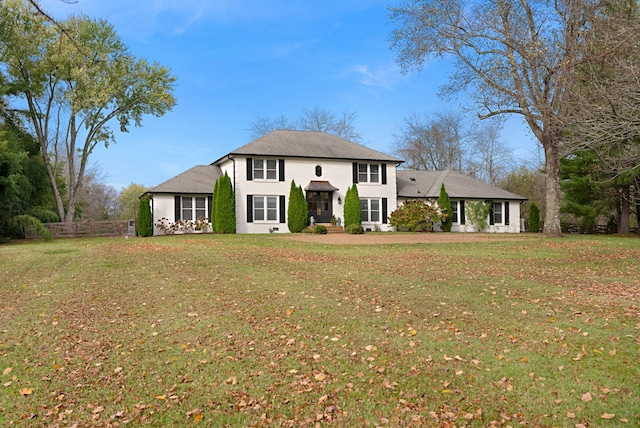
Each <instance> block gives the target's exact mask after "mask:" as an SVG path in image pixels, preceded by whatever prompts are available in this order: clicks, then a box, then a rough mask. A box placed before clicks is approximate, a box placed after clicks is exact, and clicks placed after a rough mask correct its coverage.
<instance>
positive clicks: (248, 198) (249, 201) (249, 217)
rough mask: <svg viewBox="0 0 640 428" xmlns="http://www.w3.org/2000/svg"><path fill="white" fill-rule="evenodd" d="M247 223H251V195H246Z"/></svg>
mask: <svg viewBox="0 0 640 428" xmlns="http://www.w3.org/2000/svg"><path fill="white" fill-rule="evenodd" d="M247 223H253V195H247Z"/></svg>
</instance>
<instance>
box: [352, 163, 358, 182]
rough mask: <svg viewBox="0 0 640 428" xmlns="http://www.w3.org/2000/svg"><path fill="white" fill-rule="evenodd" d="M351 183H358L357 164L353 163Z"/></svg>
mask: <svg viewBox="0 0 640 428" xmlns="http://www.w3.org/2000/svg"><path fill="white" fill-rule="evenodd" d="M353 182H354V183H357V182H358V162H354V163H353Z"/></svg>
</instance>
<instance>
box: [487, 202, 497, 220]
mask: <svg viewBox="0 0 640 428" xmlns="http://www.w3.org/2000/svg"><path fill="white" fill-rule="evenodd" d="M487 202H489V204H490V208H489V224H490V225H492V226H493V225H494V224H496V222H495V220H494V219H493V202H491V201H487Z"/></svg>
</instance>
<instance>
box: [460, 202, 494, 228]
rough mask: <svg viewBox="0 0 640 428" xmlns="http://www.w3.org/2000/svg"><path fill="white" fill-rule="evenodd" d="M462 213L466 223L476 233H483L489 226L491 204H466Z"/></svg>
mask: <svg viewBox="0 0 640 428" xmlns="http://www.w3.org/2000/svg"><path fill="white" fill-rule="evenodd" d="M464 211H465V214H466V217H467V222H468V223H469V224H471V225H472V226H473V228H474V229H475V230H476V232H482V231H484V230H485V229H486V228H487V226H488V225H489V213H490V212H491V202H467V203H466V204H465V210H464Z"/></svg>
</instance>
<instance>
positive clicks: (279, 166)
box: [278, 159, 284, 181]
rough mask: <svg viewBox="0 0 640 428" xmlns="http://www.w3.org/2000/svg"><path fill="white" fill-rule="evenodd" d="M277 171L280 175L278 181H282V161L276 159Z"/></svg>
mask: <svg viewBox="0 0 640 428" xmlns="http://www.w3.org/2000/svg"><path fill="white" fill-rule="evenodd" d="M278 170H279V171H278V172H279V174H280V176H279V177H278V181H284V159H278Z"/></svg>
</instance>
